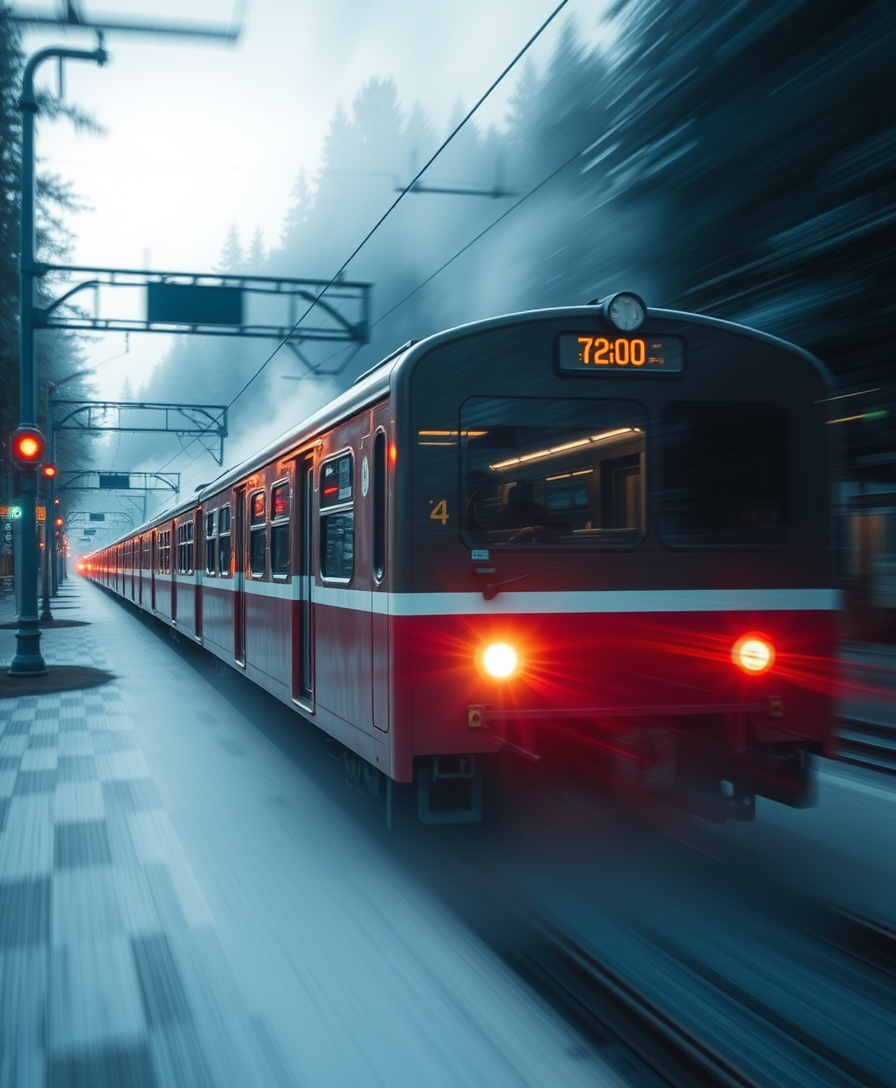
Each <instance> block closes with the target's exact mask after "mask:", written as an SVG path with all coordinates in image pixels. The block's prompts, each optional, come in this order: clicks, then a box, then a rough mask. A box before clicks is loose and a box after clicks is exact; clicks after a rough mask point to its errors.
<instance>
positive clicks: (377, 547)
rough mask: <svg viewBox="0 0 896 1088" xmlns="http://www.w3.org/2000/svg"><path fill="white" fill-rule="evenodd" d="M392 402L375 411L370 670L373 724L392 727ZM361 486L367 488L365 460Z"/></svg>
mask: <svg viewBox="0 0 896 1088" xmlns="http://www.w3.org/2000/svg"><path fill="white" fill-rule="evenodd" d="M388 426H389V406H388V405H382V406H381V407H379V408H376V409H374V412H373V446H372V450H371V456H372V463H371V466H370V469H369V486H370V498H371V523H370V532H371V538H372V539H371V555H370V561H371V573H372V575H373V592H372V594H371V601H370V604H371V608H370V672H371V694H372V700H373V703H372V707H371V711H372V715H373V724H374V725H375V726H376V728H377V729H380V730H382V731H383V732H387V731H388V729H389V678H390V675H391V656H392V655H391V649H390V633H389V569H388V563H387V561H386V557H387V554H388V553H387V548H388V536H387V525H388V508H389V473H388V462H387V457H388V445H389V439H388V430H387V428H388ZM361 471H362V482H361V489H362V491H363V489H364V468H363V464H362V469H361Z"/></svg>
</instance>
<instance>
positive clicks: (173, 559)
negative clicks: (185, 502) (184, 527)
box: [168, 518, 180, 623]
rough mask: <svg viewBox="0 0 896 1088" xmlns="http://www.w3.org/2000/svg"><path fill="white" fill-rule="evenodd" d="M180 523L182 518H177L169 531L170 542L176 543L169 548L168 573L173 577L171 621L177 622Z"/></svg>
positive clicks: (171, 583)
mask: <svg viewBox="0 0 896 1088" xmlns="http://www.w3.org/2000/svg"><path fill="white" fill-rule="evenodd" d="M179 525H180V520H179V519H178V518H175V519H174V521H173V522H172V524H171V529H170V531H169V533H168V540H169V543H170V542H171V541H173V542H174V543H173V544H171V546H170V547H169V548H168V574H169V576H170V578H171V581H170V583H169V584H170V586H171V622H172V623H177V565H178V562H179V560H180V548H179V547H178V544H177V541H178V535H177V529H178V526H179Z"/></svg>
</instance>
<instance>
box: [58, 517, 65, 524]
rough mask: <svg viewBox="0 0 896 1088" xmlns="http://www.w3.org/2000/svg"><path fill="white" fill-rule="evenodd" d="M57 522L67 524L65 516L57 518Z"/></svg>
mask: <svg viewBox="0 0 896 1088" xmlns="http://www.w3.org/2000/svg"><path fill="white" fill-rule="evenodd" d="M56 524H57V525H65V518H57V519H56Z"/></svg>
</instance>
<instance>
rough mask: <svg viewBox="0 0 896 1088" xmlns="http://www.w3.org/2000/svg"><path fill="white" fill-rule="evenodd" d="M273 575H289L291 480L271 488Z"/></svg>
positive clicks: (278, 576)
mask: <svg viewBox="0 0 896 1088" xmlns="http://www.w3.org/2000/svg"><path fill="white" fill-rule="evenodd" d="M271 575H272V576H273V577H274V578H288V577H289V480H284V481H283V483H280V484H274V486H273V487H272V488H271Z"/></svg>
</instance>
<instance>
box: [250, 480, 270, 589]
mask: <svg viewBox="0 0 896 1088" xmlns="http://www.w3.org/2000/svg"><path fill="white" fill-rule="evenodd" d="M266 509H267V503H266V496H265V493H264V492H263V491H256V492H255V493H254V494H252V495H250V496H249V573H250V574H251V575H252V577H253V578H263V577H264V567H265V563H264V560H265V551H266V547H265V545H266V540H265V530H266V528H267V519H266V516H265V515H266Z"/></svg>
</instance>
